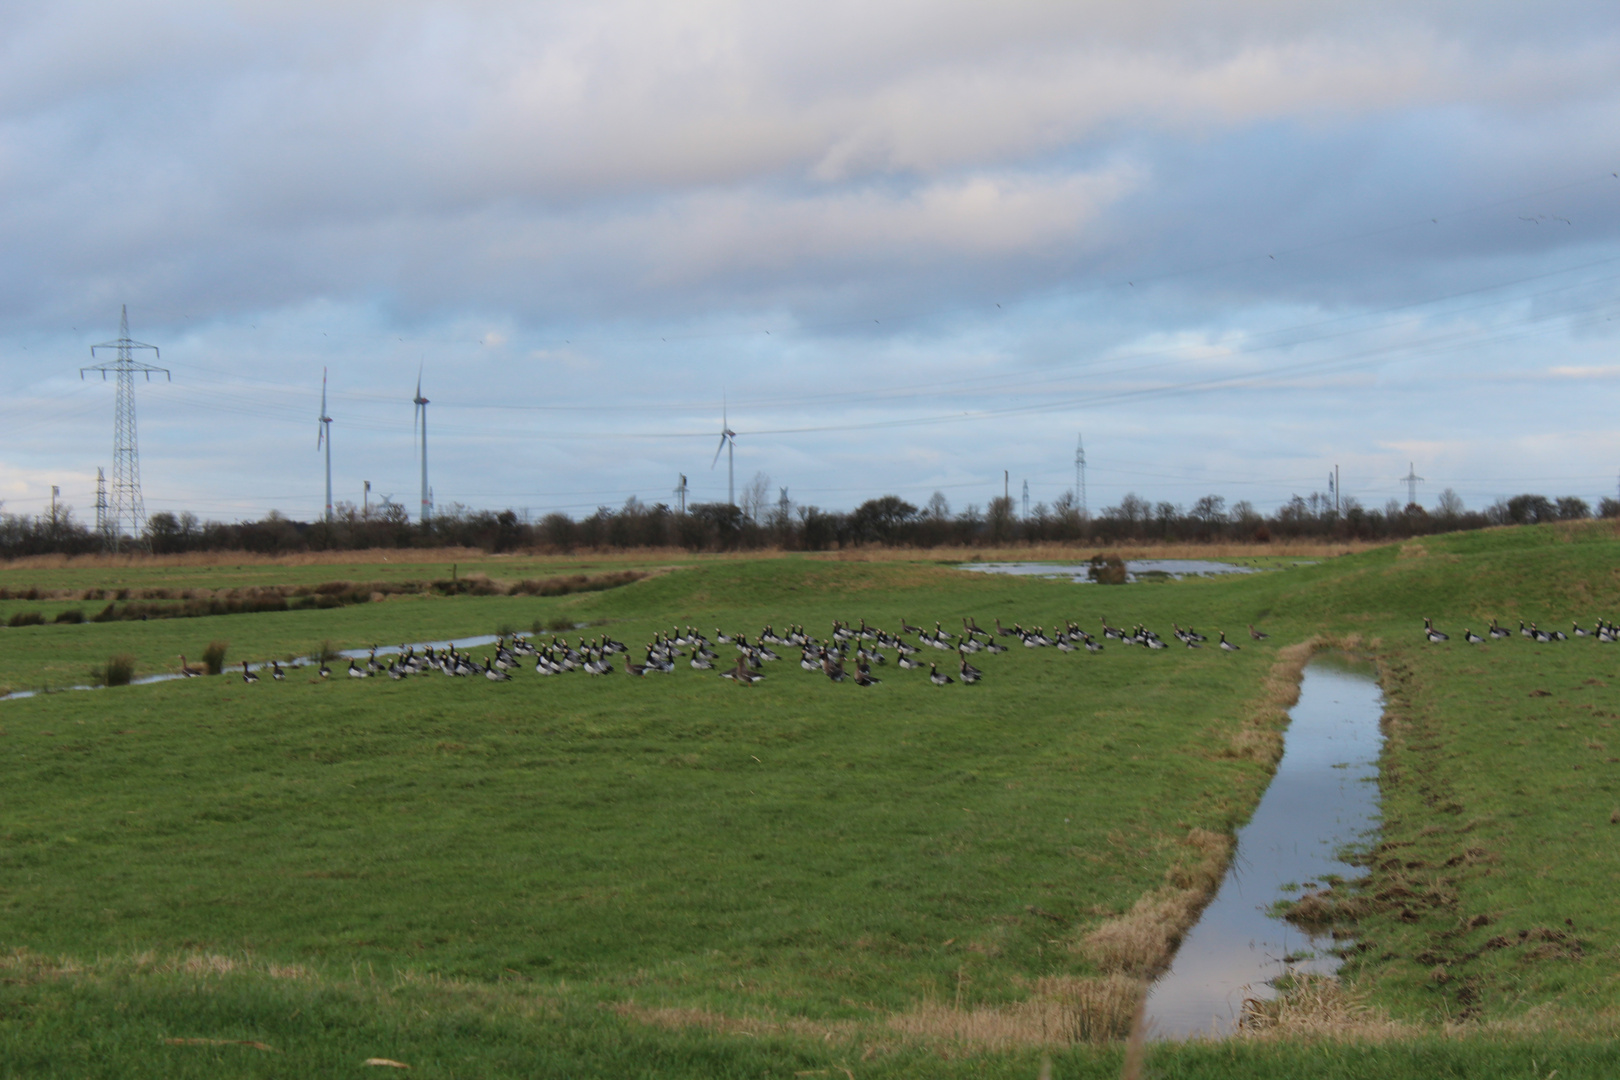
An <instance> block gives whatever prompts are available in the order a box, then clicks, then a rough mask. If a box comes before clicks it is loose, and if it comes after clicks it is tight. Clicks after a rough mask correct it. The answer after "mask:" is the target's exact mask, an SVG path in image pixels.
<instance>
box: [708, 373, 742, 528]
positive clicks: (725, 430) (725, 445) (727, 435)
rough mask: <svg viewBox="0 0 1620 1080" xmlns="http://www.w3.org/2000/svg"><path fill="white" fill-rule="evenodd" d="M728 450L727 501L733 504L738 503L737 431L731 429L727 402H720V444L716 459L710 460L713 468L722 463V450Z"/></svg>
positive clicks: (716, 448) (715, 454) (717, 448)
mask: <svg viewBox="0 0 1620 1080" xmlns="http://www.w3.org/2000/svg"><path fill="white" fill-rule="evenodd" d="M722 450H724V451H725V452H726V502H727V503H728V504H730V505H732V506H736V505H737V489H736V484H737V433H736V432H735V431H732V430H731V425H730V424H729V423H728V422H727V421H726V403H725V401H724V399H722V400H721V402H720V445H719V446H717V447H715V450H714V460H713V461H711V462H709V468H710V469H713V468H714V467H715V466H716V465H718V464H719V463H720V451H722Z"/></svg>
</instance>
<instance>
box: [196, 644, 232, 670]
mask: <svg viewBox="0 0 1620 1080" xmlns="http://www.w3.org/2000/svg"><path fill="white" fill-rule="evenodd" d="M228 648H230V642H228V641H210V642H209V643H208V648H206V649H204V650H203V666H204V667H206V668H207V669H208V674H210V675H218V674H219V673H220V672H222V671H224V670H225V650H226V649H228Z"/></svg>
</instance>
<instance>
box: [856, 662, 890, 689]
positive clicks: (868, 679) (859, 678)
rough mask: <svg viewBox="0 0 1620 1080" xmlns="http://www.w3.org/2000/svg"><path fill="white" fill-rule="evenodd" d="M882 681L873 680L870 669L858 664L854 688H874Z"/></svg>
mask: <svg viewBox="0 0 1620 1080" xmlns="http://www.w3.org/2000/svg"><path fill="white" fill-rule="evenodd" d="M882 681H883V680H882V679H875V678H873V677H872V669H871V668H869V667H867V666H866V665H865V664H860V665H858V666H857V667H856V668H855V685H856V686H876V685H877V684H878V683H880V682H882Z"/></svg>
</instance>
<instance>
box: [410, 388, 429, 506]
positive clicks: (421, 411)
mask: <svg viewBox="0 0 1620 1080" xmlns="http://www.w3.org/2000/svg"><path fill="white" fill-rule="evenodd" d="M411 401H412V402H413V403H414V404H415V405H416V418H417V419H419V420H420V421H421V425H422V426H421V428H420V432H421V440H422V442H421V447H422V517H421V521H422V523H423V524H426V523H427V521H428V519H429V518H431V517H432V516H433V493H432V492H431V491H429V490H428V482H427V407H428V399H427V398H425V397H423V396H422V369H421V368H420V367H419V368H417V369H416V396H415V397H414V398H412V399H411ZM413 426H414V424H413Z"/></svg>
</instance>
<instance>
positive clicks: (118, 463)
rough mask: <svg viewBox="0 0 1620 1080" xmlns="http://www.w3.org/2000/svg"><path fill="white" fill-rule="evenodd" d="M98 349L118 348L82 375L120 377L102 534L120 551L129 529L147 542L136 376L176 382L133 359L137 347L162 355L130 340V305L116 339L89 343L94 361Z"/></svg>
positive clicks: (138, 539) (138, 540) (103, 378)
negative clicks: (137, 432) (109, 494)
mask: <svg viewBox="0 0 1620 1080" xmlns="http://www.w3.org/2000/svg"><path fill="white" fill-rule="evenodd" d="M97 349H115V350H117V354H118V355H117V358H116V359H114V360H109V361H106V362H104V363H100V364H92V365H91V366H90V367H82V368H80V369H79V378H80V379H83V378H84V373H85V372H87V371H99V372H101V381H102V382H106V381H107V373H108V372H109V371H110V372H112V373H113V374H114V375H117V376H118V395H117V398H116V404H115V405H114V406H113V483H112V505H111V506H110V507H109V508H108V510H107V517H106V519H104V521H103V524H104V527H105V528H106V529H107V531H106V533H104V534H103V535H105V536H108V537H110V538H111V542H112V550H114V551H117V550H118V546H119V544H120V543H121V542H122V539H123V537H124V535H125V530H126V529H127V530H128V533H127V535H129V536H130V537H131V538H132V539H133V540H134V542H135V543H136V544H144V543H145V540H144V539H143V536H144V534H145V532H146V502H145V500H144V499H142V497H141V451H140V445H139V443H138V442H137V440H136V438H135V376H136V375H137V374H139V375H145V376H146V381H147V382H151V381H152V373H153V372H161V373H162V374H163V377H164V378H166V379H169V380H170V381H173V377H172V376H171V375H170V374H169V369H168V368H160V367H153V366H152V365H151V364H143V363H141V362H140V361H139V360H136V359H135V358H134V356H133V354H134V353H135V351H136V350H138V349H151V350H152V358H153V359H154V360H155V359H157V358H159V357H161V356H162V355H163V354H162V353H160V352H159V351H158V347H157V346H156V345H145V344H142V343H141V342H139V341H131V340H130V337H129V306H128V305H124V306H123V307H120V308H119V310H118V338H117V340H116V341H104V342H102V343H101V344H100V345H92V346H90V358H91V359H92V360H93V359H95V356H96V350H97Z"/></svg>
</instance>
